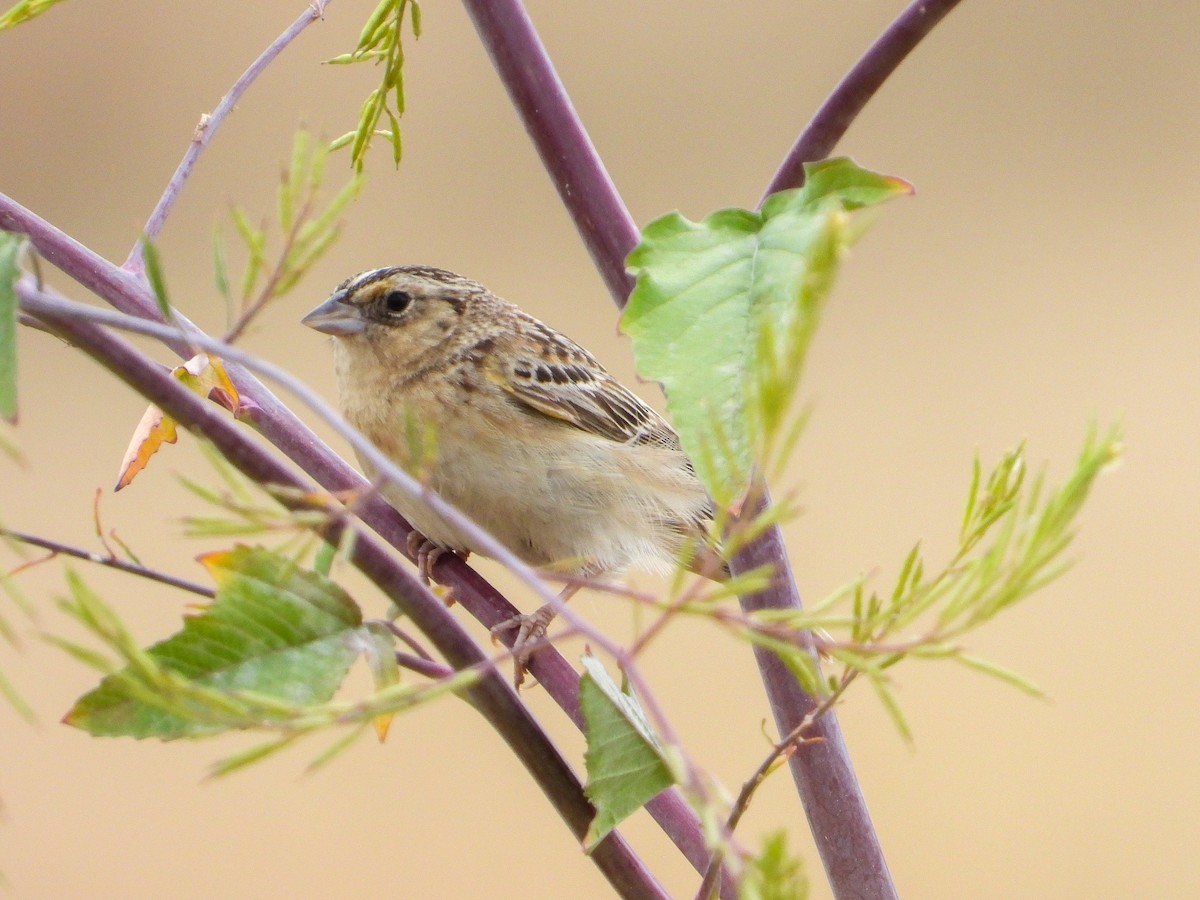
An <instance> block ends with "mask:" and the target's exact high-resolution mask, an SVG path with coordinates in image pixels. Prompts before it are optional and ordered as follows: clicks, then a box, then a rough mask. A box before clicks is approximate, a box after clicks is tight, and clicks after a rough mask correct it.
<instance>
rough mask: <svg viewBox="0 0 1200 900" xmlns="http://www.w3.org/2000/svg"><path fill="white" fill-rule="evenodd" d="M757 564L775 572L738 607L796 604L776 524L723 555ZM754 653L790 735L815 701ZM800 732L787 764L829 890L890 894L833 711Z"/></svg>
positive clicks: (745, 565) (746, 566)
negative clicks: (803, 733) (765, 585)
mask: <svg viewBox="0 0 1200 900" xmlns="http://www.w3.org/2000/svg"><path fill="white" fill-rule="evenodd" d="M769 502H770V499H769V498H766V497H764V499H763V501H762V502H761V503H758V504H750V508H749V509H748V510H746V511H744V512H743V517H744V519H745V521H747V522H749V521H752V520H753V519H754V518H755V517H757V516H759V515H761V514H762V512H763V511H764V510H765V509H766V505H767V504H768V503H769ZM734 527H735V528H736V527H737V525H736V523H735V524H734ZM762 565H770V566H771V567H772V569H773V571H774V573H775V575H774V578H773V579H772V582H771V585H770V586H769V587H768V588H767V589H766V590H765V591H761V592H759V593H757V594H747V595H746V596H744V597H742V598H741V603H742V611H743V612H745V613H747V614H749V613H753V612H757V611H758V610H761V609H797V610H798V609H800V608H801V603H800V591H799V590H798V589H797V587H796V581H795V578H794V576H793V574H792V573H793V569H792V564H791V561H790V560H789V559H788V554H787V547H786V546H784V543H783V534H782V532H781V531H780V530H779V527H778V526H774V527H772V528H769V529H767V531H766V532H764V533H763V534H762V535H761V536H760V537H758V538H756V539H755V540H753V541H751V542H750V543H749V544H748V545H747V546H746V547H744V548H742V549H741V550H739V551H738V552H737V553H735V554H734V556H733V559H731V560H730V568H731V569H732V570H733V571H734V573H735V574H740V573H742V572H748V571H750V570H751V569H755V568H757V567H759V566H762ZM754 655H755V658H756V659H757V661H758V668H759V672H760V673H761V675H762V679H763V685H764V686H765V687H766V690H767V696H768V697H769V698H770V700H771V710H772V712H773V713H774V715H775V727H776V728H777V729H778V732H779V734H791V733H792V731H793V730H794V729H795V728H796V727H797V726H799V725H800V723H801V722H803V721H804V718H805V716H807V715H808V714H809V713H810V712H812V711H813V710H815V709H816V708H817V707H818V706H819V705H820V701H819V700H817V698H815V697H813V696H812V695H811V694H808V693H806V692H805V691H804V690H803V689H802V688H801V687H800V683H799V682H798V681H797V680H796V676H795V675H793V674H792V672H791V671H790V670H789V669H788V667H787V666H786V665H785V664H784V662H783V660H782V659H780V657H779V656H777V655H776V654H775V653H773V652H771V651H770V650H767V649H764V648H762V647H755V648H754ZM806 737H811V738H815V739H816V740H806V741H804V742H801V743H800V744H799V745H798V746H797V748H796V752H795V753H793V754H792V756H791V757H790V758H789V760H788V766H789V768H790V769H791V773H792V780H793V781H794V782H795V784H796V790H797V792H798V793H799V794H800V800H801V802H802V803H803V805H804V814H805V815H806V816H807V817H808V824H809V827H810V828H811V830H812V834H813V839H814V840H815V842H816V845H817V850H818V852H819V853H820V854H821V862H822V863H823V864H824V866H825V874H826V876H827V877H828V878H829V884H830V886H831V887H832V888H833V891H834V894H835V895H836V896H837V897H872V898H877V897H878V898H892V897H895V896H896V889H895V886H894V885H893V884H892V879H891V875H890V874H889V872H888V867H887V860H886V859H885V858H884V855H883V848H882V847H881V846H880V844H879V838H878V836H877V835H876V833H875V828H874V826H873V825H872V823H871V814H870V812H869V811H868V810H867V804H866V801H865V799H864V798H863V795H862V790H861V789H860V788H859V785H858V779H857V778H856V776H855V774H854V765H853V763H852V762H851V760H850V753H849V751H848V750H847V749H846V742H845V740H844V739H843V737H842V730H841V727H840V726H839V725H838V722H837V718H836V717H835V716H834V714H833V713H832V712H826V713H825V714H824V715H822V716H821V717H820V718H818V719H817V720H816V722H815V723H814V725H813V727H812V729H811V730H810V733H809V734H808V735H806Z"/></svg>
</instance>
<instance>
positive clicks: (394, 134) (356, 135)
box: [328, 0, 421, 172]
mask: <svg viewBox="0 0 1200 900" xmlns="http://www.w3.org/2000/svg"><path fill="white" fill-rule="evenodd" d="M406 12H407V13H408V16H409V21H410V23H411V25H412V33H413V37H414V38H419V37H420V36H421V4H420V3H419V2H417V0H381V2H380V3H379V5H378V6H376V7H375V11H374V12H372V13H371V17H370V18H369V19H367V24H366V25H364V26H363V29H362V32H361V33H360V34H359V36H358V45H357V46H356V47H355V48H354V50H353V51H351V52H350V53H343V54H342V55H341V56H335V57H334V58H333V59H331V60H328V62H329V63H331V64H333V65H348V64H350V63H358V62H366V61H368V60H370V61H372V62H374V63H376V64H377V65H378V64H382V65H383V78H382V80H381V82H380V85H379V87H377V88H375V89H374V90H373V91H371V93H370V94H368V95H367V99H366V100H365V101H363V105H362V109H361V110H360V111H359V117H358V127H357V128H355V129H354V131H351V132H349V133H347V134H344V135H342V136H341V137H340V138H338V139H337V140H336V141H334V142H333V144H332V145H331V146H330V149H334V150H336V149H338V148H340V147H344V146H346V145H347V144H349V145H350V162H351V164H352V165H353V166H354V168H355V170H356V171H358V172H361V171H362V169H363V162H364V160H365V159H366V155H367V150H368V149H369V148H370V146H371V139H372V138H373V137H375V136H376V135H383V136H385V137H387V138H388V139H389V141H390V142H391V145H392V162H393V163H394V164H395V165H397V166H399V165H400V158H401V157H402V156H403V155H404V144H403V141H402V138H401V135H400V117H401V116H403V115H404V43H403V40H402V36H403V32H404V16H405V13H406ZM384 116H387V120H388V127H387V130H384V131H381V130H379V121H380V119H382V118H383V117H384Z"/></svg>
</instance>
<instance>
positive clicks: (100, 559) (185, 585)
mask: <svg viewBox="0 0 1200 900" xmlns="http://www.w3.org/2000/svg"><path fill="white" fill-rule="evenodd" d="M0 537H7V538H12V539H13V540H14V541H20V542H21V543H22V544H29V545H30V546H33V547H41V548H42V549H43V550H49V551H50V553H51V555H52V556H59V555H61V556H71V557H74V558H75V559H86V560H87V561H88V562H94V563H96V564H97V565H101V566H108V567H109V568H110V569H117V570H118V571H121V572H126V573H128V574H130V575H137V576H138V577H139V578H148V579H149V580H150V581H157V582H159V583H160V584H166V585H170V586H171V587H175V588H179V589H180V590H184V591H190V592H191V593H193V594H199V595H200V596H201V597H213V596H215V592H214V591H213V589H212V588H208V587H205V586H204V585H202V584H196V583H195V582H191V581H187V580H186V579H183V578H176V577H175V576H174V575H168V574H167V573H166V572H159V571H158V570H156V569H147V568H146V567H145V566H139V565H138V564H137V563H132V562H128V561H126V560H123V559H118V558H117V557H115V556H104V555H102V554H100V553H92V552H91V551H90V550H83V549H80V548H79V547H72V546H70V545H69V544H61V543H59V542H58V541H52V540H50V539H48V538H43V537H38V536H37V535H35V534H25V533H24V532H21V531H10V530H9V529H7V528H0ZM47 558H48V557H47Z"/></svg>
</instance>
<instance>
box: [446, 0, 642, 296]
mask: <svg viewBox="0 0 1200 900" xmlns="http://www.w3.org/2000/svg"><path fill="white" fill-rule="evenodd" d="M463 5H464V6H465V7H466V8H467V12H468V13H469V14H470V16H471V19H472V21H473V22H474V23H475V30H476V31H478V32H479V38H480V40H482V41H483V45H484V46H485V47H486V48H487V51H488V53H489V55H491V57H492V63H493V64H494V65H495V67H496V69H497V71H499V73H500V78H501V80H502V81H503V82H504V86H505V87H506V88H507V89H508V95H509V97H510V98H512V102H513V106H515V107H516V109H517V111H518V112H519V113H520V115H521V121H522V122H524V123H525V130H526V131H528V132H529V137H530V139H531V140H532V141H533V144H534V146H535V147H537V151H538V153H539V154H540V155H541V157H542V162H543V163H544V164H545V166H546V168H547V170H549V172H550V177H551V180H552V181H553V182H554V186H555V187H557V188H558V195H559V197H561V198H562V202H563V205H564V206H566V208H567V210H568V212H570V214H571V218H572V219H574V220H575V227H576V228H578V229H579V233H580V235H582V236H583V243H584V245H585V246H586V247H587V249H588V252H589V253H591V254H592V260H593V261H594V262H595V264H596V268H597V269H599V270H600V276H601V277H602V278H603V279H604V283H605V284H606V285H607V286H608V290H609V292H610V293H611V294H612V295H613V297H614V298H616V300H617V304H618V305H620V306H624V305H625V300H626V298H628V297H629V292H630V291H632V290H633V279H631V278H630V277H629V273H628V272H626V271H625V257H626V255H628V253H629V251H630V250H632V249H633V248H634V245H636V244H637V241H638V230H637V225H636V224H634V221H633V217H632V216H630V215H629V210H628V209H627V208H626V206H625V203H624V202H623V201H622V200H621V195H620V194H619V193H618V192H617V188H616V186H615V185H614V184H613V182H612V179H611V178H609V177H608V172H607V171H606V170H605V168H604V163H603V162H602V161H601V160H600V156H599V154H597V153H596V148H595V147H593V146H592V140H591V138H589V137H588V133H587V131H586V130H585V129H584V127H583V123H582V122H581V121H580V120H579V116H578V115H576V114H575V108H574V107H573V106H572V105H571V99H570V98H569V97H568V96H567V92H566V91H565V90H564V89H563V86H562V82H561V81H559V79H558V73H557V72H555V71H554V66H553V65H551V63H550V58H549V57H548V56H547V55H546V49H545V47H543V46H542V42H541V39H540V38H538V35H537V32H536V31H534V28H533V23H532V22H530V20H529V15H528V13H526V12H525V7H524V6H522V5H521V3H520V2H519V0H463Z"/></svg>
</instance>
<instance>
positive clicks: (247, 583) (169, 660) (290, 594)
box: [67, 547, 362, 740]
mask: <svg viewBox="0 0 1200 900" xmlns="http://www.w3.org/2000/svg"><path fill="white" fill-rule="evenodd" d="M203 562H204V563H205V565H206V566H208V568H209V570H210V572H211V573H212V575H213V576H214V579H215V580H216V582H217V596H216V599H215V600H214V601H213V603H212V604H211V605H209V606H208V607H207V608H206V609H204V611H203V612H201V613H200V614H199V615H196V616H192V617H190V618H188V619H186V620H185V622H184V627H183V630H182V631H180V632H179V633H177V634H175V635H174V636H172V637H170V638H168V639H166V640H165V641H162V642H160V643H158V644H155V645H154V646H153V647H151V648H150V649H149V650H148V651H147V652H146V656H147V657H148V660H149V661H151V662H152V663H153V665H154V666H155V667H157V669H158V670H160V671H161V672H163V673H167V674H169V675H170V676H172V677H174V678H177V679H182V680H183V681H184V682H185V683H186V684H188V685H194V686H196V687H197V688H199V689H202V690H207V691H208V692H209V694H210V695H211V697H212V698H216V697H219V696H220V694H221V693H222V692H232V694H230V696H231V697H233V698H236V696H237V693H238V692H246V693H247V695H253V694H257V695H261V696H262V697H264V698H275V699H277V700H279V701H283V702H285V703H288V704H293V705H306V704H313V703H323V702H326V701H327V700H328V699H329V698H330V697H331V696H332V695H333V692H334V691H335V690H336V689H337V687H338V686H339V685H340V684H341V682H342V679H343V678H344V676H345V674H346V671H347V670H348V669H349V667H350V665H351V663H352V662H353V661H354V659H355V658H356V656H357V655H358V653H359V652H360V650H361V648H362V636H361V625H362V616H361V613H360V611H359V609H358V607H357V605H355V603H354V601H353V600H351V599H350V597H349V596H348V595H347V594H346V593H345V592H344V591H343V590H342V589H341V588H339V587H338V586H337V585H335V584H333V583H332V582H330V581H328V580H327V579H325V578H323V577H321V576H320V575H317V574H316V573H314V572H309V571H305V570H302V569H299V568H297V567H296V566H295V565H294V564H293V563H291V562H289V561H288V560H286V559H282V558H281V557H279V556H277V555H275V554H273V553H270V552H268V551H266V550H263V549H261V548H250V547H238V548H236V549H234V550H232V551H229V552H225V553H218V554H210V555H208V556H206V557H203ZM127 658H128V657H127ZM138 674H146V673H138V672H131V671H130V670H128V669H126V670H125V671H123V672H119V673H116V674H114V675H112V676H109V677H108V678H106V679H104V681H103V682H101V684H100V686H99V687H98V688H96V689H95V690H93V691H91V692H90V693H88V694H86V695H85V696H84V697H83V698H81V699H80V700H79V702H78V703H76V704H75V707H74V708H73V709H72V710H71V712H70V713H69V714H68V716H67V721H68V722H69V724H72V725H76V726H78V727H80V728H83V729H84V730H86V731H88V732H90V733H92V734H97V735H125V736H132V737H137V738H144V737H158V738H161V739H164V740H170V739H174V738H179V737H195V736H200V735H207V734H213V733H216V732H219V731H222V730H226V729H227V728H228V727H231V726H230V725H229V724H227V723H225V722H221V721H213V720H212V719H211V718H209V717H204V716H197V717H196V718H188V717H186V716H182V715H180V714H179V713H178V712H177V711H175V710H172V709H167V708H164V707H163V705H160V704H155V703H150V702H146V699H145V697H144V696H143V695H142V693H141V692H140V691H138V690H136V689H134V687H132V686H131V684H133V683H135V682H136V677H135V676H137V675H138ZM149 675H150V676H152V675H153V672H151V673H149ZM148 677H149V676H148ZM231 703H232V705H231V710H232V711H236V709H237V704H236V700H233V701H231Z"/></svg>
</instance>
